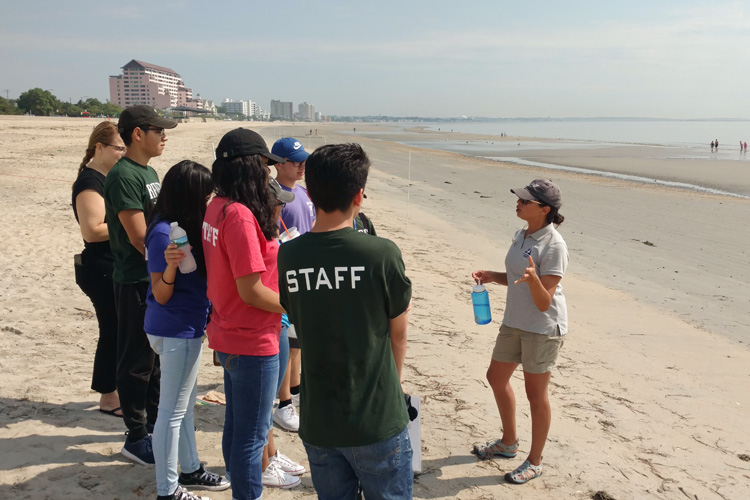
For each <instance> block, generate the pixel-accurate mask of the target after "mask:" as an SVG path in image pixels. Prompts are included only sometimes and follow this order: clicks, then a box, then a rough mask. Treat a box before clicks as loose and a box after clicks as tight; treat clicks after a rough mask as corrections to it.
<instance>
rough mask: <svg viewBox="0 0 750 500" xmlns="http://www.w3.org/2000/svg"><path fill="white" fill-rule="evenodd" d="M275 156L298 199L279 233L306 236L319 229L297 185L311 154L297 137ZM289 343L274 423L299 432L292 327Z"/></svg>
mask: <svg viewBox="0 0 750 500" xmlns="http://www.w3.org/2000/svg"><path fill="white" fill-rule="evenodd" d="M271 153H273V154H275V155H276V156H279V157H281V158H284V159H285V160H286V161H285V162H284V163H277V164H276V165H275V167H276V181H277V182H278V183H279V184H280V185H281V189H283V190H284V191H287V192H290V193H292V194H293V195H294V201H292V202H290V203H287V204H286V205H284V207H283V208H282V209H281V217H280V218H279V222H278V226H279V230H280V231H283V230H284V227H286V228H290V227H296V228H297V231H298V232H299V234H305V233H306V232H308V231H310V229H312V228H313V226H314V225H315V207H314V206H313V203H312V201H310V197H309V196H308V195H307V189H305V188H304V187H303V186H300V185H298V184H297V182H298V181H301V180H302V179H303V178H304V177H305V161H306V160H307V157H308V156H310V153H308V152H307V151H305V148H304V147H303V146H302V143H300V142H299V141H298V140H297V139H294V138H293V137H284V138H281V139H279V140H278V141H276V142H275V143H274V144H273V147H272V148H271ZM288 339H289V364H288V367H287V369H286V375H285V376H284V382H283V383H282V384H281V389H280V391H279V406H278V407H277V408H276V411H274V413H273V421H274V422H276V424H277V425H278V426H279V427H281V428H282V429H285V430H287V431H291V432H297V431H298V430H299V416H298V415H297V410H295V408H294V406H295V405H294V404H293V401H296V404H297V405H299V392H300V391H299V389H300V370H301V364H300V351H299V342H298V341H297V332H296V326H295V325H290V327H289V329H288Z"/></svg>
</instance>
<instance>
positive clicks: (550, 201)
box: [472, 179, 568, 484]
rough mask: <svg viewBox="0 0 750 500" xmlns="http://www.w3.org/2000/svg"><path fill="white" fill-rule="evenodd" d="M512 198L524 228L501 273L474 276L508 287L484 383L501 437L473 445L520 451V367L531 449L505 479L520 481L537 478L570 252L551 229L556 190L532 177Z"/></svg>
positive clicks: (495, 451) (482, 451) (504, 453)
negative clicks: (515, 378)
mask: <svg viewBox="0 0 750 500" xmlns="http://www.w3.org/2000/svg"><path fill="white" fill-rule="evenodd" d="M510 191H511V192H512V193H513V194H515V195H516V196H518V202H517V204H516V215H517V216H518V218H519V219H522V220H524V221H526V228H524V229H520V230H519V231H518V232H516V234H515V236H514V237H513V243H512V245H511V247H510V249H509V250H508V254H507V255H506V256H505V272H498V271H475V272H474V273H473V274H472V276H473V277H474V279H475V280H477V281H481V282H482V283H485V284H486V283H499V284H501V285H505V286H507V287H508V298H507V301H506V307H505V315H504V317H503V324H502V326H501V327H500V333H499V334H498V336H497V341H496V343H495V349H494V351H493V352H492V361H490V367H489V369H488V370H487V380H488V381H489V383H490V386H492V390H493V392H494V394H495V401H496V402H497V407H498V409H499V410H500V419H501V420H502V423H503V435H502V437H501V438H500V439H497V440H495V441H490V442H487V443H485V444H481V445H475V446H474V450H473V451H474V453H476V454H477V455H478V456H479V458H480V459H482V460H486V459H490V458H495V457H502V458H514V457H515V456H516V453H517V452H518V446H519V444H518V437H517V435H516V397H515V393H514V392H513V387H512V386H511V384H510V378H511V376H512V375H513V372H514V371H515V369H516V367H517V366H518V365H519V364H521V365H522V366H523V377H524V382H525V385H526V396H527V397H528V399H529V403H530V406H531V449H530V451H529V455H528V457H527V458H526V460H525V461H524V462H523V463H522V464H521V465H520V466H518V467H517V468H516V469H515V470H513V471H512V472H509V473H507V474H505V480H506V481H508V482H511V483H516V484H523V483H526V482H528V481H529V480H531V479H534V478H535V477H539V476H540V475H541V474H542V450H543V449H544V444H545V442H546V441H547V434H548V432H549V427H550V422H551V419H552V418H551V412H550V405H549V398H548V393H547V389H548V386H549V381H550V375H551V371H552V367H553V366H555V361H556V360H557V353H558V352H559V350H560V348H561V347H562V344H563V337H564V335H565V334H566V333H567V330H568V318H567V316H568V315H567V308H566V305H565V296H564V295H563V293H562V286H561V285H560V281H561V280H562V277H563V275H564V274H565V269H566V268H567V267H568V247H567V245H566V244H565V241H564V240H563V238H562V236H560V233H558V232H557V229H556V227H557V226H559V225H560V224H562V222H563V220H564V217H563V216H562V215H561V214H560V213H559V210H560V207H561V206H562V197H561V194H560V188H558V187H557V185H556V184H555V183H554V182H552V181H549V180H544V179H537V180H535V181H532V182H531V184H529V185H528V186H526V187H524V188H516V189H511V190H510Z"/></svg>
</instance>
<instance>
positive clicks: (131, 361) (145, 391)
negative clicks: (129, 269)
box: [115, 282, 161, 442]
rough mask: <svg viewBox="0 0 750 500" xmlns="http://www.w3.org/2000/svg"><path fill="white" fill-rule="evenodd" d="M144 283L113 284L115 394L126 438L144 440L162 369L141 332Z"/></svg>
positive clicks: (153, 412)
mask: <svg viewBox="0 0 750 500" xmlns="http://www.w3.org/2000/svg"><path fill="white" fill-rule="evenodd" d="M147 290H148V283H147V282H140V283H134V284H132V285H123V284H121V283H117V282H115V302H116V304H117V320H118V331H117V392H118V393H119V395H120V406H121V407H122V415H123V418H124V420H125V425H126V426H127V428H128V439H129V440H130V441H131V442H132V441H138V440H139V439H141V438H143V437H146V435H147V434H148V431H147V430H146V423H150V424H154V423H156V415H157V412H158V408H159V383H160V381H161V370H160V369H159V357H158V356H157V355H156V353H155V352H154V351H153V349H151V345H150V344H149V342H148V338H147V337H146V332H144V331H143V319H144V316H145V314H146V291H147Z"/></svg>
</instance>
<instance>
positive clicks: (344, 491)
mask: <svg viewBox="0 0 750 500" xmlns="http://www.w3.org/2000/svg"><path fill="white" fill-rule="evenodd" d="M304 445H305V450H307V458H308V460H309V461H310V473H311V474H312V480H313V486H315V492H316V493H317V494H318V498H319V499H320V500H353V499H354V498H355V496H356V494H357V483H359V484H360V485H362V491H363V492H364V494H365V498H366V499H367V500H396V499H399V500H411V498H412V486H413V483H414V473H413V472H412V468H411V457H412V449H411V442H410V440H409V431H408V430H407V429H406V428H404V430H402V431H401V432H399V433H398V434H396V435H395V436H393V437H391V438H388V439H385V440H383V441H380V442H379V443H375V444H370V445H367V446H355V447H351V448H321V447H318V446H312V445H309V444H307V443H304Z"/></svg>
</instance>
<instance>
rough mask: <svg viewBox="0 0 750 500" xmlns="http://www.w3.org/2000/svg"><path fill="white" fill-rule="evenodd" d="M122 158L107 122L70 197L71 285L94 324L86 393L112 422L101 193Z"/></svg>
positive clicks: (109, 287)
mask: <svg viewBox="0 0 750 500" xmlns="http://www.w3.org/2000/svg"><path fill="white" fill-rule="evenodd" d="M124 154H125V144H124V143H123V142H122V139H121V138H120V135H119V133H118V132H117V127H116V126H115V125H114V124H113V123H111V122H109V121H106V122H102V123H100V124H99V125H97V126H96V127H95V128H94V131H93V132H92V133H91V137H89V144H88V147H87V148H86V154H85V156H84V157H83V160H82V161H81V165H80V167H79V168H78V178H77V179H76V181H75V182H74V183H73V198H72V201H73V215H75V218H76V220H77V221H78V224H79V226H80V228H81V236H82V237H83V245H84V249H83V252H81V253H80V254H79V255H76V256H75V276H76V283H77V284H78V286H79V287H80V288H81V290H82V291H83V293H85V294H86V295H87V296H88V297H89V299H91V303H92V304H93V305H94V311H95V312H96V319H97V321H98V322H99V341H98V343H97V346H96V354H95V356H94V374H93V377H92V380H91V389H93V390H95V391H96V392H98V393H100V394H101V396H100V398H99V411H101V412H102V413H106V414H108V415H113V416H116V417H122V412H121V411H120V399H119V397H118V395H117V388H116V384H115V370H116V367H117V313H116V311H115V297H114V287H113V283H112V253H111V251H110V249H109V234H108V233H107V221H106V220H105V217H104V196H103V193H104V179H105V177H106V176H107V173H108V172H109V171H110V170H111V169H112V167H113V166H114V164H115V163H117V161H118V160H119V159H120V158H122V155H124Z"/></svg>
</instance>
